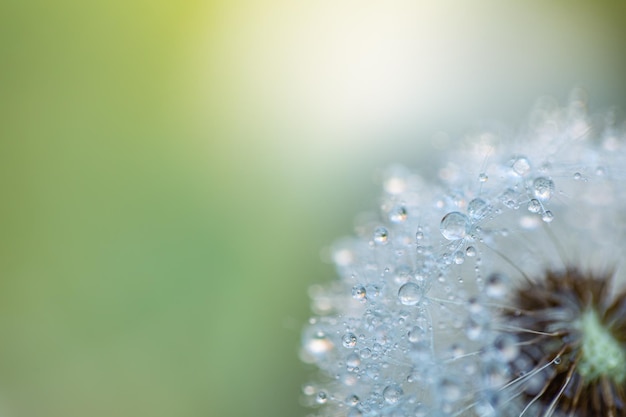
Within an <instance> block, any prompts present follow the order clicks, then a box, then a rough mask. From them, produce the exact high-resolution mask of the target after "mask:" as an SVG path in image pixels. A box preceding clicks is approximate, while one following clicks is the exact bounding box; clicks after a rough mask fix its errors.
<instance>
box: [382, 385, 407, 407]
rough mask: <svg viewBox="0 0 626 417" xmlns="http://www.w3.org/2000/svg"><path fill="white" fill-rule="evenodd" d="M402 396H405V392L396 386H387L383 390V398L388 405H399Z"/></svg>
mask: <svg viewBox="0 0 626 417" xmlns="http://www.w3.org/2000/svg"><path fill="white" fill-rule="evenodd" d="M402 394H404V391H402V388H400V386H399V385H396V384H391V385H387V386H386V387H385V389H384V390H383V398H384V399H385V402H387V404H395V403H397V402H398V401H399V400H400V397H402Z"/></svg>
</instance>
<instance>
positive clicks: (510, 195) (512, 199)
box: [500, 188, 519, 209]
mask: <svg viewBox="0 0 626 417" xmlns="http://www.w3.org/2000/svg"><path fill="white" fill-rule="evenodd" d="M500 199H501V201H502V204H504V205H505V206H507V207H508V208H511V209H517V208H518V207H519V204H518V202H517V192H516V191H515V190H514V189H512V188H507V189H506V190H505V191H504V192H503V193H502V195H501V196H500Z"/></svg>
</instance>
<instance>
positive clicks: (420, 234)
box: [415, 230, 424, 240]
mask: <svg viewBox="0 0 626 417" xmlns="http://www.w3.org/2000/svg"><path fill="white" fill-rule="evenodd" d="M415 239H416V240H422V239H424V232H422V231H419V230H418V231H417V232H416V233H415Z"/></svg>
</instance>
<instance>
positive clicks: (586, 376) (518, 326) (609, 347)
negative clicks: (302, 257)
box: [301, 92, 626, 417]
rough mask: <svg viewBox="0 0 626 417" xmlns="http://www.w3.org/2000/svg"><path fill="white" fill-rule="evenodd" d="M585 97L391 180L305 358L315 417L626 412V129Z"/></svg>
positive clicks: (318, 319) (350, 247) (308, 339)
mask: <svg viewBox="0 0 626 417" xmlns="http://www.w3.org/2000/svg"><path fill="white" fill-rule="evenodd" d="M586 107H587V103H586V100H585V98H584V95H583V94H582V93H581V92H575V93H574V94H573V95H572V98H571V100H570V102H569V104H568V105H567V106H566V107H565V108H561V107H559V106H557V105H556V104H554V103H553V102H552V101H550V100H543V101H541V102H540V103H539V104H538V105H537V106H536V108H535V109H534V110H533V111H532V112H531V117H530V122H529V124H528V128H527V129H525V131H524V132H523V133H522V134H520V135H519V136H517V137H515V138H509V139H504V138H499V137H498V136H497V135H495V134H491V133H481V134H478V135H475V136H472V137H470V138H467V140H466V141H464V142H463V143H462V144H459V145H458V146H457V147H456V148H455V149H451V150H449V152H448V153H447V154H446V155H445V161H444V163H443V164H442V166H441V169H440V170H439V171H438V172H437V175H436V177H437V178H436V179H433V180H426V179H424V178H423V177H420V176H419V175H417V174H415V173H412V172H410V171H409V170H406V169H404V168H400V167H394V168H392V169H390V170H389V171H388V172H387V175H386V177H385V180H384V184H383V185H384V192H383V196H382V200H381V204H380V213H379V215H378V216H377V217H375V220H373V221H370V222H363V223H362V224H360V225H359V227H358V228H357V230H356V236H355V237H351V238H346V239H343V240H341V241H339V242H337V243H336V244H335V245H334V247H333V248H332V258H333V261H334V263H335V264H336V267H337V271H338V274H339V277H340V279H338V280H336V281H334V282H332V283H331V284H329V285H327V286H326V287H319V286H317V287H315V289H313V290H312V291H311V296H312V308H313V312H314V314H315V316H314V317H313V318H312V319H310V322H309V325H308V326H307V327H306V329H305V331H304V333H303V342H302V349H301V357H302V359H303V360H304V361H306V362H308V363H312V364H315V365H316V367H317V368H318V369H319V371H320V372H319V373H320V375H319V376H318V377H316V380H315V382H313V383H310V384H307V385H305V387H304V389H303V391H304V397H305V399H306V401H307V403H309V404H310V405H311V406H312V407H313V413H314V414H315V415H319V416H333V417H334V416H349V417H369V416H529V417H531V416H533V417H534V416H578V417H581V416H584V417H587V416H626V289H625V288H624V282H625V281H626V270H625V268H624V265H623V262H622V259H623V256H624V255H623V254H624V252H625V251H626V133H625V129H624V128H623V127H622V126H619V125H617V124H616V123H615V120H614V117H613V116H612V115H606V116H601V117H592V116H590V115H589V114H588V113H587V111H586Z"/></svg>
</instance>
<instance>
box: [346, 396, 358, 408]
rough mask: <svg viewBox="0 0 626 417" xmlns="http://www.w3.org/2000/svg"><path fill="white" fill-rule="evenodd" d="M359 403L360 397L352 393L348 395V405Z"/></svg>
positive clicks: (352, 405) (354, 405) (353, 405)
mask: <svg viewBox="0 0 626 417" xmlns="http://www.w3.org/2000/svg"><path fill="white" fill-rule="evenodd" d="M357 404H359V397H357V396H356V395H354V394H352V395H348V397H346V405H347V406H348V407H356V406H357Z"/></svg>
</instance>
